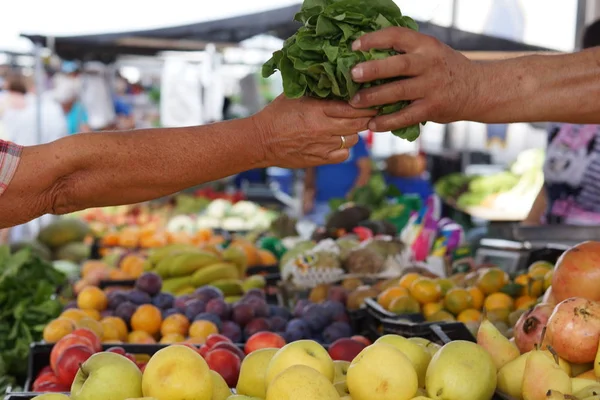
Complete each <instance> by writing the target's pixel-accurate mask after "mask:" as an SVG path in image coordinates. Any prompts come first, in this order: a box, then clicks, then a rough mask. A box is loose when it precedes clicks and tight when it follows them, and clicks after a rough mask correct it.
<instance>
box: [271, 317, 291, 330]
mask: <svg viewBox="0 0 600 400" xmlns="http://www.w3.org/2000/svg"><path fill="white" fill-rule="evenodd" d="M269 322H271V329H272V330H274V331H285V327H286V326H287V321H286V320H285V319H283V318H282V317H280V316H278V315H276V316H274V317H271V318H270V319H269Z"/></svg>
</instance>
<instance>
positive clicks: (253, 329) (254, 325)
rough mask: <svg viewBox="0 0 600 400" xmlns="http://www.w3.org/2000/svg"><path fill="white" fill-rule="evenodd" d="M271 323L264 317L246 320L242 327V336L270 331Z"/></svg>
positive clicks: (247, 336)
mask: <svg viewBox="0 0 600 400" xmlns="http://www.w3.org/2000/svg"><path fill="white" fill-rule="evenodd" d="M270 330H271V323H270V322H269V320H268V319H266V318H255V319H253V320H252V321H250V322H248V323H247V324H246V326H245V327H244V337H245V338H246V339H248V338H249V337H250V336H252V335H254V334H255V333H258V332H264V331H270Z"/></svg>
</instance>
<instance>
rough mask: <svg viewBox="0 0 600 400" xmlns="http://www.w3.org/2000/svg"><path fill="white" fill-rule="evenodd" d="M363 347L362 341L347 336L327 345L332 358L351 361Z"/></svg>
mask: <svg viewBox="0 0 600 400" xmlns="http://www.w3.org/2000/svg"><path fill="white" fill-rule="evenodd" d="M365 347H367V346H366V345H365V344H364V343H361V342H357V341H356V340H352V339H349V338H342V339H338V340H336V341H335V342H333V343H332V344H331V346H329V355H330V356H331V358H332V359H333V360H342V361H348V362H352V360H354V358H355V357H356V356H357V355H358V353H360V352H361V351H362V350H363V349H364V348H365Z"/></svg>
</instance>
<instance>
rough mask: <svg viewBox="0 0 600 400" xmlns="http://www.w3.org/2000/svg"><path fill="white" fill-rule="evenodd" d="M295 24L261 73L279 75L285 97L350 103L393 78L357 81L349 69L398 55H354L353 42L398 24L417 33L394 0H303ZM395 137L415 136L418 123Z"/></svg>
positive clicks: (386, 109) (387, 110)
mask: <svg viewBox="0 0 600 400" xmlns="http://www.w3.org/2000/svg"><path fill="white" fill-rule="evenodd" d="M295 20H296V21H298V22H301V23H302V24H303V26H302V27H301V28H300V29H298V31H297V32H296V33H295V34H294V35H293V36H292V37H290V38H289V39H287V40H286V41H285V42H284V45H283V48H282V49H281V50H278V51H276V52H275V53H273V57H272V58H271V59H270V60H269V61H267V62H266V63H265V64H264V66H263V69H262V75H263V77H265V78H267V77H269V76H271V75H273V74H274V73H275V71H276V70H279V71H281V76H282V80H283V91H284V93H285V95H286V96H287V97H288V98H299V97H302V96H304V95H308V96H311V97H316V98H320V99H335V100H345V101H349V100H350V99H351V98H352V97H354V95H355V94H356V92H358V91H359V90H361V89H365V88H368V87H371V86H378V85H382V84H385V83H388V82H391V81H394V80H397V79H401V78H395V79H385V80H378V81H374V82H370V83H356V82H354V81H353V80H352V75H351V70H352V68H353V67H354V66H355V65H356V64H358V63H361V62H364V61H370V60H381V59H384V58H386V57H389V56H392V55H395V54H398V53H396V52H395V51H393V50H370V51H368V52H366V51H353V50H352V43H353V42H354V41H355V40H356V39H358V38H359V37H361V36H362V35H364V34H365V33H368V32H374V31H377V30H380V29H384V28H388V27H392V26H400V27H405V28H410V29H413V30H417V29H418V26H417V24H416V23H415V21H414V20H413V19H412V18H410V17H406V16H403V15H402V12H401V11H400V8H398V6H397V5H396V4H395V3H394V1H393V0H304V3H303V5H302V8H301V10H300V12H299V13H298V14H296V16H295ZM409 104H410V102H407V101H402V102H398V103H395V104H388V105H385V106H381V107H378V110H379V114H381V115H385V114H392V113H395V112H397V111H399V110H401V109H403V108H404V107H406V106H408V105H409ZM393 133H394V134H395V135H396V136H399V137H401V138H403V139H407V140H409V141H414V140H416V139H417V138H418V137H419V133H420V129H419V125H418V124H417V125H413V126H410V127H406V128H402V129H398V130H396V131H394V132H393Z"/></svg>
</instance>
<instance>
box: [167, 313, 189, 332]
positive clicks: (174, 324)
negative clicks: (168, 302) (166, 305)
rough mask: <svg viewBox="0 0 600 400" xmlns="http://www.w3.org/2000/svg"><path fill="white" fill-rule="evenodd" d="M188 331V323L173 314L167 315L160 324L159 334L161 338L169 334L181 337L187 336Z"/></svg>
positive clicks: (184, 318)
mask: <svg viewBox="0 0 600 400" xmlns="http://www.w3.org/2000/svg"><path fill="white" fill-rule="evenodd" d="M189 329H190V321H188V319H187V318H186V317H185V316H184V315H181V314H173V315H169V316H168V317H167V318H165V320H164V321H163V322H162V325H161V327H160V334H161V335H162V336H167V335H169V334H178V335H182V336H187V334H188V331H189Z"/></svg>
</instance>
